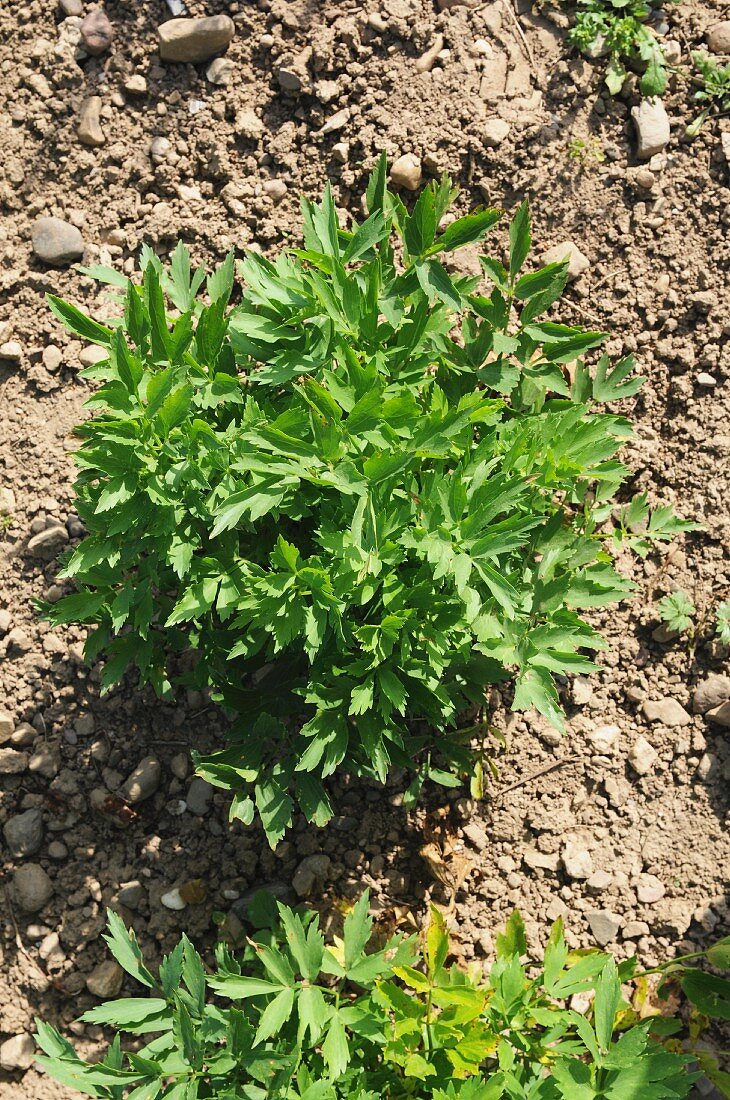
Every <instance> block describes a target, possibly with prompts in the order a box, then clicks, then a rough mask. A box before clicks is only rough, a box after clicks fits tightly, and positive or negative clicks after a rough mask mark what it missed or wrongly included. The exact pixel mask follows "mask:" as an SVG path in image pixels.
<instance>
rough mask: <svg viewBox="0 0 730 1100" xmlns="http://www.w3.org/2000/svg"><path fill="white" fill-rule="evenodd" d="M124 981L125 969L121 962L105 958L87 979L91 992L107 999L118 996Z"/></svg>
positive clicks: (103, 999)
mask: <svg viewBox="0 0 730 1100" xmlns="http://www.w3.org/2000/svg"><path fill="white" fill-rule="evenodd" d="M123 981H124V971H123V970H122V968H121V966H120V965H119V963H116V962H114V960H113V959H105V960H104V962H101V963H99V965H98V966H95V967H94V969H93V970H92V971H91V973H90V974H89V976H88V978H87V979H86V988H87V989H88V991H89V993H93V995H94V996H95V997H99V998H100V999H101V1000H102V1001H105V1000H107V999H108V998H110V997H116V995H117V994H118V993H119V990H120V989H121V988H122V982H123Z"/></svg>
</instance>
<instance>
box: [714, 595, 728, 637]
mask: <svg viewBox="0 0 730 1100" xmlns="http://www.w3.org/2000/svg"><path fill="white" fill-rule="evenodd" d="M715 633H716V634H717V636H718V638H719V639H720V641H721V642H722V644H723V645H728V646H730V600H723V602H722V603H721V604H718V605H717V613H716V624H715Z"/></svg>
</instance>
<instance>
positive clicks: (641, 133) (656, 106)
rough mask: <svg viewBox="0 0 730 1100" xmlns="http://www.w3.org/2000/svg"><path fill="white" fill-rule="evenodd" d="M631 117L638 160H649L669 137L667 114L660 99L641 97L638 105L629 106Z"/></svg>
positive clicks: (660, 149)
mask: <svg viewBox="0 0 730 1100" xmlns="http://www.w3.org/2000/svg"><path fill="white" fill-rule="evenodd" d="M631 117H632V118H633V120H634V128H635V130H636V140H637V148H636V155H637V157H638V158H639V160H649V158H650V157H653V156H654V154H655V153H661V151H662V149H663V148H664V147H665V145H667V143H668V142H669V138H670V128H669V116H668V114H667V112H666V110H665V107H664V104H663V103H662V101H661V99H642V101H641V103H640V104H639V105H638V107H632V108H631Z"/></svg>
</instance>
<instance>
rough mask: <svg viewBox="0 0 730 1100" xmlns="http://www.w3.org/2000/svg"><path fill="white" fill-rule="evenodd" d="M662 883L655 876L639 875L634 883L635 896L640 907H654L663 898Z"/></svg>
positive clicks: (663, 889) (664, 891)
mask: <svg viewBox="0 0 730 1100" xmlns="http://www.w3.org/2000/svg"><path fill="white" fill-rule="evenodd" d="M665 893H666V890H665V888H664V883H663V882H662V881H661V880H660V879H658V878H657V877H656V875H650V874H646V873H644V874H641V875H639V878H638V880H637V882H636V896H637V898H638V899H639V901H640V902H641V903H642V905H655V904H656V903H657V902H658V901H661V899H662V898H663V897H664V895H665Z"/></svg>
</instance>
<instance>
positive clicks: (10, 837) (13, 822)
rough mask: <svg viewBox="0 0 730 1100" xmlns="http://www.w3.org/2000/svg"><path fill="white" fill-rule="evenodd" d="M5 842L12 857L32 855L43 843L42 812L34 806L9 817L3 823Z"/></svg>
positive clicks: (19, 857) (22, 857)
mask: <svg viewBox="0 0 730 1100" xmlns="http://www.w3.org/2000/svg"><path fill="white" fill-rule="evenodd" d="M3 834H4V836H5V843H6V844H7V846H8V848H9V849H10V854H11V855H12V856H13V858H14V859H25V857H26V856H33V855H35V853H36V852H37V851H38V849H39V848H40V846H41V844H42V843H43V814H42V812H41V811H40V810H39V809H38V808H37V807H36V808H34V809H32V810H26V811H25V813H22V814H16V815H15V816H14V817H9V818H8V820H7V821H6V822H5V824H4V825H3Z"/></svg>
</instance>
